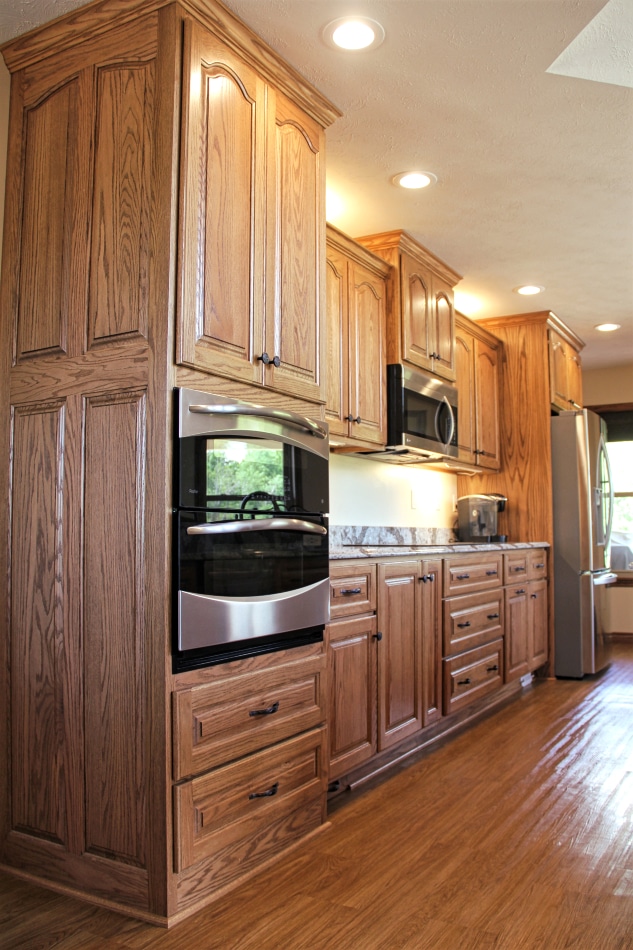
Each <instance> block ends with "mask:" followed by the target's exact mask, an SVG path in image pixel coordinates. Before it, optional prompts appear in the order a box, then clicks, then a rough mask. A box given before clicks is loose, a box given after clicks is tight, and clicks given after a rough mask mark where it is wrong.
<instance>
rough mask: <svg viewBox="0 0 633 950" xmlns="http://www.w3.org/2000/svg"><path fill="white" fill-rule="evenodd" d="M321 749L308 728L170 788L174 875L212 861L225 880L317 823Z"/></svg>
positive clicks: (321, 807)
mask: <svg viewBox="0 0 633 950" xmlns="http://www.w3.org/2000/svg"><path fill="white" fill-rule="evenodd" d="M324 748H325V728H321V729H314V730H312V731H310V732H306V733H304V734H303V735H301V736H296V737H295V738H293V739H289V740H287V741H286V742H281V743H278V744H277V745H274V746H272V747H271V748H269V749H265V750H264V751H263V752H257V753H255V754H254V755H250V756H247V757H246V758H245V759H240V761H239V762H233V763H232V764H231V765H225V766H223V767H222V768H220V769H216V770H214V771H213V772H208V773H207V774H205V775H201V776H199V777H198V778H195V779H193V780H192V781H190V782H185V783H184V784H183V785H177V786H176V787H175V788H174V828H175V851H176V853H175V860H176V870H177V871H182V870H183V869H184V868H188V867H190V866H191V865H192V864H195V863H196V862H198V861H201V860H202V859H204V858H212V859H213V861H214V863H215V864H217V866H218V869H219V873H220V875H224V876H225V879H228V880H230V879H231V877H235V876H236V875H237V874H241V873H243V872H244V871H246V870H248V869H249V868H250V867H252V866H253V865H254V864H256V863H257V862H259V861H262V860H265V859H266V858H267V857H269V856H270V855H271V854H274V853H276V852H278V851H280V850H282V849H283V848H284V847H285V846H286V845H287V844H289V843H290V842H291V841H292V840H296V839H297V838H300V837H302V836H303V835H304V834H306V833H307V832H308V831H310V830H312V828H316V827H318V826H319V825H320V824H322V822H323V821H324V819H325V795H326V779H325V768H324V757H323V751H324ZM225 882H226V880H223V879H222V878H221V877H220V879H219V880H217V881H216V884H217V886H221V885H222V884H223V883H225Z"/></svg>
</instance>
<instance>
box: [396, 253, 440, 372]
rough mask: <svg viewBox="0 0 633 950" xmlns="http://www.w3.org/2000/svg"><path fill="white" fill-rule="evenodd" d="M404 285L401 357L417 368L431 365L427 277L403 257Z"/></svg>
mask: <svg viewBox="0 0 633 950" xmlns="http://www.w3.org/2000/svg"><path fill="white" fill-rule="evenodd" d="M400 268H401V273H400V280H401V284H402V357H403V359H405V360H409V362H411V363H414V364H417V365H418V366H424V367H430V365H431V362H432V361H431V347H430V345H429V344H430V340H431V319H430V316H431V315H430V313H429V311H430V309H431V300H430V294H431V291H430V287H429V284H428V277H427V275H425V274H423V273H421V268H420V267H419V265H418V263H417V261H415V260H414V259H413V258H412V257H409V255H408V254H401V255H400Z"/></svg>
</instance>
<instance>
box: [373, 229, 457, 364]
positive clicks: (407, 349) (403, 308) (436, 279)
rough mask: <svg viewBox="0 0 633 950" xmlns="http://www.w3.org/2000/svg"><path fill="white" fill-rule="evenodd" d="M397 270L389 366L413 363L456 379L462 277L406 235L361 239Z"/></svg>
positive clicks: (391, 297) (392, 284) (390, 321)
mask: <svg viewBox="0 0 633 950" xmlns="http://www.w3.org/2000/svg"><path fill="white" fill-rule="evenodd" d="M358 241H360V243H361V244H363V245H364V246H365V247H367V248H369V249H370V250H371V251H374V253H376V254H378V255H379V257H382V258H383V260H386V261H387V262H388V263H389V264H391V265H392V267H393V272H392V276H391V280H390V292H389V307H388V311H387V362H388V363H402V362H404V363H409V364H410V365H412V366H414V367H418V368H420V369H425V370H428V371H430V372H431V373H434V374H435V375H437V376H441V377H442V378H443V379H448V380H454V379H455V340H454V334H455V312H454V306H453V288H454V287H455V285H456V284H457V283H458V281H460V280H461V277H460V275H459V274H457V273H456V272H455V271H454V270H452V269H451V268H450V267H448V266H447V265H446V264H444V263H443V261H441V260H439V258H437V257H434V256H433V254H431V253H430V251H427V249H426V248H425V247H422V245H421V244H418V242H417V241H415V240H414V239H413V238H412V237H411V235H409V234H407V232H406V231H389V232H386V233H384V234H370V235H366V236H365V237H361V238H358Z"/></svg>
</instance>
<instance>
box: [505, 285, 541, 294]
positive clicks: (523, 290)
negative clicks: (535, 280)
mask: <svg viewBox="0 0 633 950" xmlns="http://www.w3.org/2000/svg"><path fill="white" fill-rule="evenodd" d="M512 289H513V290H514V293H515V294H523V296H524V297H530V296H531V295H532V294H540V293H542V292H543V291H544V290H545V287H539V285H538V284H523V285H522V286H521V287H513V288H512Z"/></svg>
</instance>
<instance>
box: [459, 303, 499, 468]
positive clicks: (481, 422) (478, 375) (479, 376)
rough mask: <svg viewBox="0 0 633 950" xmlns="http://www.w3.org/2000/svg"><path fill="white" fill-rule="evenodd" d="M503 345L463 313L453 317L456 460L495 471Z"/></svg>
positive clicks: (497, 456) (497, 463)
mask: <svg viewBox="0 0 633 950" xmlns="http://www.w3.org/2000/svg"><path fill="white" fill-rule="evenodd" d="M501 348H502V344H501V343H500V342H499V340H497V339H496V338H495V337H494V336H493V335H492V334H491V333H488V332H487V331H486V330H484V329H483V328H482V327H479V326H478V325H477V324H476V323H475V322H474V321H472V320H469V319H468V318H467V317H464V316H462V314H460V313H457V314H456V317H455V369H456V377H457V399H458V404H457V418H458V419H459V426H458V441H459V459H460V461H462V462H467V463H470V464H474V465H477V466H479V467H480V468H484V469H491V470H492V471H498V470H499V468H500V465H501V459H500V456H501V445H500V426H499V373H500V369H501Z"/></svg>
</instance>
